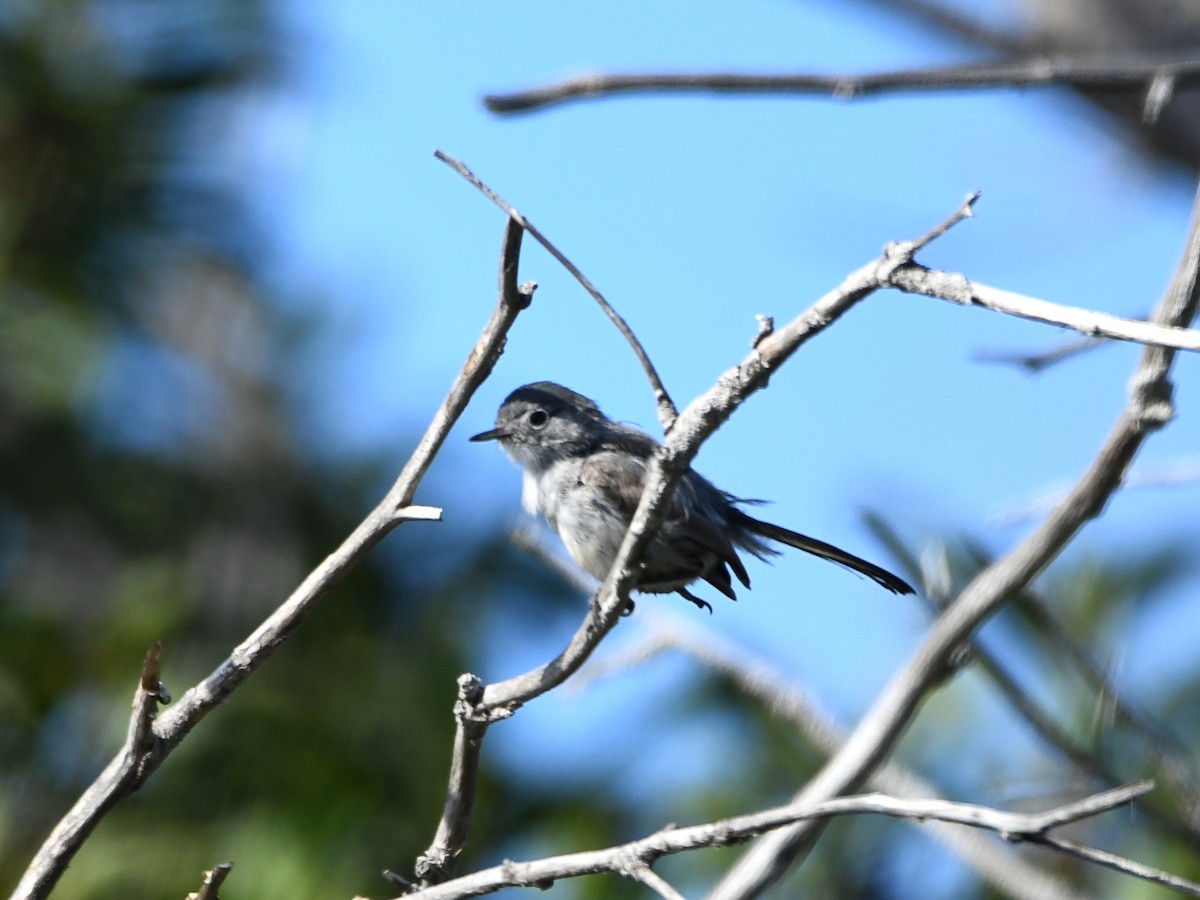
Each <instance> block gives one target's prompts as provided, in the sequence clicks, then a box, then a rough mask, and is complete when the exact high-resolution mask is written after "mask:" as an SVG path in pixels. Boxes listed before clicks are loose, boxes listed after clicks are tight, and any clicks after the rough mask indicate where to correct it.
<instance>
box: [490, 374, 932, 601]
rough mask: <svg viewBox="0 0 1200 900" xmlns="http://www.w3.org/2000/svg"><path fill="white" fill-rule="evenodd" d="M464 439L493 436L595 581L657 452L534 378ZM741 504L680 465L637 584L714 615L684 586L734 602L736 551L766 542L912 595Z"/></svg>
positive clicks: (538, 508) (641, 436)
mask: <svg viewBox="0 0 1200 900" xmlns="http://www.w3.org/2000/svg"><path fill="white" fill-rule="evenodd" d="M471 440H472V441H492V440H495V441H499V442H500V446H501V447H503V448H504V451H505V452H506V453H507V454H508V455H509V457H510V458H511V459H512V460H513V461H514V462H516V463H517V464H518V465H520V466H521V468H522V469H524V470H525V483H524V490H523V491H522V503H523V505H524V506H525V508H526V509H527V510H528V511H529V512H530V513H531V514H533V513H539V512H540V513H541V514H542V515H543V516H545V517H546V521H547V522H549V523H550V526H551V527H552V528H553V529H554V530H555V531H557V532H558V535H559V537H561V538H562V540H563V543H564V544H566V547H567V550H568V551H569V552H570V554H571V556H572V557H574V559H575V562H577V563H578V564H579V565H580V566H581V567H582V568H583V569H584V570H585V571H586V572H588V573H590V574H591V575H593V576H595V577H596V578H603V577H604V576H605V575H607V574H608V570H609V568H610V567H611V566H612V562H613V560H614V559H615V558H616V555H617V551H618V550H619V549H620V547H621V541H622V540H623V539H624V537H625V531H626V529H627V528H628V527H629V523H630V521H631V520H632V519H633V513H634V510H635V509H636V508H637V504H638V501H639V500H640V499H641V496H642V487H643V485H644V484H645V480H646V467H647V465H648V463H649V460H650V458H651V456H652V454H653V453H654V452H655V450H656V449H657V448H658V443H657V442H656V441H655V440H654V438H652V437H650V435H648V434H646V433H645V432H644V431H639V430H638V429H636V428H633V427H631V426H629V425H622V424H621V423H620V422H614V421H612V420H611V419H609V418H608V417H607V416H605V415H604V413H602V412H601V411H600V407H598V406H597V405H596V404H595V403H594V402H593V401H591V400H589V399H588V398H587V397H585V396H583V395H582V394H577V393H575V392H574V391H572V390H569V389H567V388H565V387H563V386H562V385H559V384H555V383H554V382H552V381H539V382H537V383H536V384H527V385H525V386H524V387H520V388H517V389H516V390H515V391H513V392H512V393H511V394H509V395H508V397H507V398H506V399H505V401H504V402H503V403H502V404H501V405H500V410H499V412H497V413H496V427H495V428H493V429H492V430H491V431H485V432H483V433H482V434H477V435H475V436H474V437H473V438H471ZM746 502H748V501H745V500H740V499H739V498H737V497H734V496H733V495H732V494H727V493H725V492H724V491H722V490H721V489H720V488H718V487H716V486H715V485H714V484H713V483H712V482H711V481H709V480H708V479H706V478H704V477H703V476H701V475H698V474H697V473H696V472H695V471H693V470H692V469H688V471H687V473H686V474H684V476H683V478H682V479H681V480H680V482H679V485H678V487H677V488H676V489H675V495H674V496H673V497H672V498H671V502H670V506H669V507H668V509H667V515H666V518H665V519H664V520H663V522H662V525H661V526H660V527H659V531H658V535H657V536H656V537H655V538H654V539H653V540H652V541H651V542H650V545H649V547H647V548H646V552H645V554H644V555H643V558H642V566H641V572H640V573H639V574H638V577H637V582H636V585H635V586H636V588H637V589H638V590H639V591H644V592H646V593H651V594H666V593H670V592H672V591H674V592H676V593H678V594H681V595H683V596H684V597H686V598H687V599H688V600H690V601H691V602H692V603H694V604H696V605H697V606H699V607H701V608H703V609H707V610H708V611H709V612H712V606H711V605H709V604H708V603H707V602H705V601H704V600H701V599H700V598H699V597H697V596H696V595H695V594H693V593H691V592H690V591H689V590H688V589H687V586H688V585H689V584H691V583H692V582H693V581H696V580H697V579H699V578H703V579H704V580H705V581H707V582H708V583H709V584H711V585H712V586H713V587H715V588H716V589H717V590H718V591H720V592H721V593H722V594H724V595H725V596H726V597H728V598H729V599H731V600H736V599H737V595H736V594H734V592H733V583H732V581H731V579H730V577H729V570H730V569H732V570H733V574H734V575H736V576H737V579H738V581H740V582H741V583H742V584H743V585H744V586H745V587H750V577H749V576H748V575H747V574H746V567H745V566H744V565H743V564H742V561H741V559H739V558H738V550H746V551H749V552H750V553H752V554H754V555H755V556H757V557H758V558H759V559H766V558H767V557H768V556H774V555H776V554H777V553H778V552H779V551H778V550H776V549H774V548H773V547H771V546H770V545H769V544H768V543H767V541H768V540H772V541H779V542H780V543H783V544H787V545H788V546H791V547H795V548H797V549H798V550H804V551H805V552H807V553H812V554H814V555H815V556H820V557H822V558H824V559H829V560H832V561H833V562H835V563H838V564H840V565H843V566H845V567H846V568H848V569H853V570H854V571H855V572H861V573H862V574H863V575H866V576H867V577H868V578H870V579H872V580H873V581H875V582H877V583H878V584H881V585H883V586H884V587H885V588H887V589H888V590H889V591H892V592H893V593H897V594H911V593H913V589H912V587H911V586H909V584H908V583H907V582H905V581H904V580H903V579H901V578H898V577H896V576H895V575H893V574H892V573H891V572H888V571H887V570H886V569H881V568H880V567H879V566H876V565H873V564H872V563H869V562H867V561H866V560H863V559H859V558H858V557H857V556H854V555H852V554H850V553H847V552H846V551H845V550H839V549H838V548H837V547H834V546H833V545H831V544H826V543H824V542H823V541H818V540H816V539H814V538H810V537H806V536H805V535H803V534H797V533H796V532H794V531H789V530H788V529H786V528H781V527H780V526H778V525H772V524H770V523H769V522H762V521H759V520H758V519H755V518H754V517H752V516H748V515H747V514H746V513H744V512H743V511H742V510H741V509H739V508H738V504H739V503H746Z"/></svg>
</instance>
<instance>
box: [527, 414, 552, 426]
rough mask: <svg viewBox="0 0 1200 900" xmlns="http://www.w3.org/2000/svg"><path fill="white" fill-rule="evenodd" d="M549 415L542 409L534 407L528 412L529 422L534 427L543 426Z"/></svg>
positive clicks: (548, 419)
mask: <svg viewBox="0 0 1200 900" xmlns="http://www.w3.org/2000/svg"><path fill="white" fill-rule="evenodd" d="M549 421H550V416H549V415H548V414H547V413H546V411H545V410H544V409H535V410H533V411H532V412H530V413H529V424H530V425H532V426H533V427H534V428H545V427H546V423H547V422H549Z"/></svg>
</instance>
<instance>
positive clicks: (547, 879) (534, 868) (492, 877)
mask: <svg viewBox="0 0 1200 900" xmlns="http://www.w3.org/2000/svg"><path fill="white" fill-rule="evenodd" d="M1152 788H1153V784H1152V783H1150V782H1145V781H1143V782H1138V783H1136V784H1129V785H1125V786H1123V787H1121V788H1118V789H1116V790H1113V791H1105V792H1104V793H1102V794H1095V795H1093V796H1090V797H1086V798H1084V799H1082V800H1078V801H1076V802H1074V803H1068V804H1066V805H1064V806H1059V807H1055V808H1053V809H1049V810H1046V811H1045V812H1041V813H1015V812H1008V811H1006V810H998V809H992V808H990V807H986V806H978V805H975V804H971V803H957V802H954V801H950V800H907V799H901V798H897V797H889V796H888V795H887V794H862V795H859V796H855V797H838V798H834V799H831V800H825V801H822V802H820V803H810V804H805V803H792V804H789V805H787V806H780V807H776V808H774V809H767V810H763V811H761V812H756V813H750V814H748V815H743V816H735V817H733V818H729V819H723V820H720V821H717V822H710V823H708V824H705V825H693V826H689V827H686V828H673V827H672V828H665V829H663V830H661V831H657V832H655V833H654V834H651V835H649V836H647V837H644V838H641V839H639V840H636V841H630V842H629V843H627V844H622V845H619V846H616V847H609V848H606V849H604V850H590V851H585V852H582V853H569V854H564V855H562V856H552V857H547V858H545V859H539V860H535V861H532V862H513V861H505V862H504V863H502V864H500V865H498V866H494V867H492V868H490V869H483V870H481V871H479V872H475V873H473V874H471V875H464V876H463V877H461V878H456V879H454V880H453V881H447V882H445V883H444V884H439V885H433V886H430V887H427V888H424V889H422V890H419V891H416V892H415V893H412V894H406V895H404V896H405V897H406V898H409V900H451V898H463V897H478V896H480V895H482V894H490V893H494V892H495V891H498V890H501V889H502V888H506V887H537V888H541V889H545V888H547V887H549V886H550V885H552V884H553V883H554V882H555V881H557V880H558V879H561V878H577V877H579V876H582V875H594V874H597V873H600V872H614V873H617V874H626V873H629V872H632V871H634V870H636V869H637V868H639V867H640V866H647V867H648V866H649V865H651V864H652V863H653V862H654V861H655V860H658V859H661V858H662V857H664V856H669V855H672V854H675V853H681V852H684V851H687V850H695V849H698V848H701V847H722V846H727V845H729V844H736V843H740V842H742V841H745V840H747V839H748V838H751V837H754V836H755V835H759V834H763V833H764V832H767V831H771V830H773V829H778V828H782V827H784V826H787V825H790V824H792V823H795V822H804V821H819V820H825V819H829V818H833V817H835V816H849V815H883V816H891V817H894V818H900V819H912V820H916V821H919V822H924V821H929V820H933V821H938V822H950V823H954V824H956V825H965V826H968V827H971V828H981V829H984V830H987V831H993V832H995V833H996V834H999V835H1001V836H1002V837H1004V838H1005V839H1007V840H1011V841H1022V840H1024V841H1039V842H1040V840H1041V838H1042V837H1043V836H1044V835H1045V834H1046V832H1047V831H1049V830H1050V829H1052V828H1056V827H1058V826H1061V825H1064V824H1067V823H1070V822H1077V821H1080V820H1082V819H1087V818H1091V817H1092V816H1096V815H1099V814H1101V813H1104V812H1107V811H1109V810H1112V809H1116V808H1117V807H1119V806H1123V805H1125V804H1126V803H1129V802H1130V801H1131V800H1134V799H1136V798H1137V797H1140V796H1142V795H1143V794H1145V793H1146V792H1147V791H1149V790H1151V789H1152ZM1048 846H1052V844H1048ZM1168 877H1169V876H1168Z"/></svg>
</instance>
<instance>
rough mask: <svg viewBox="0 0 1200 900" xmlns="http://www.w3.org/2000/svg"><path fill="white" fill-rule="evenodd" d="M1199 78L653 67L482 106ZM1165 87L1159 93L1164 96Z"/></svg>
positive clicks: (1107, 70)
mask: <svg viewBox="0 0 1200 900" xmlns="http://www.w3.org/2000/svg"><path fill="white" fill-rule="evenodd" d="M1197 80H1200V59H1197V58H1196V57H1195V55H1187V56H1178V55H1173V56H1157V57H1154V56H1134V57H1129V58H1126V59H1113V58H1112V57H1111V56H1103V57H1098V58H1091V57H1068V56H1062V57H1031V58H1027V59H1017V60H1010V61H1005V62H999V63H977V64H974V65H965V66H961V65H960V66H936V67H928V68H918V69H897V70H894V71H889V72H875V73H871V74H865V75H862V74H855V75H821V74H815V73H800V74H790V75H788V74H748V73H740V72H677V73H672V72H650V73H635V74H626V75H604V74H596V75H580V76H577V77H574V78H567V79H565V80H563V81H559V82H556V83H554V84H549V85H545V86H543V87H537V88H531V89H529V90H524V91H514V92H511V93H507V94H489V95H487V96H485V97H484V98H483V104H484V106H485V107H487V109H488V110H489V111H491V112H494V113H497V114H500V115H511V114H513V113H521V112H531V111H533V110H537V109H541V108H544V107H547V106H554V105H556V104H560V103H567V102H570V101H577V100H590V99H596V98H598V97H613V96H617V95H621V94H649V93H653V94H774V95H801V94H819V95H827V96H832V97H835V98H837V99H839V100H851V99H855V98H858V97H866V96H878V95H880V94H889V93H896V92H901V91H945V90H955V89H962V88H974V89H979V88H1010V87H1031V86H1037V85H1066V86H1069V87H1074V88H1081V89H1087V90H1090V91H1128V90H1147V91H1148V90H1149V89H1150V88H1151V86H1153V85H1156V84H1160V85H1161V84H1164V83H1169V84H1171V85H1172V86H1173V87H1174V88H1175V89H1178V88H1179V87H1182V86H1185V85H1191V84H1194V83H1195V82H1196V81H1197ZM1161 92H1162V90H1161V88H1160V89H1159V90H1158V93H1161Z"/></svg>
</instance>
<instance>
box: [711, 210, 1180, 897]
mask: <svg viewBox="0 0 1200 900" xmlns="http://www.w3.org/2000/svg"><path fill="white" fill-rule="evenodd" d="M1198 281H1200V192H1198V193H1197V197H1196V203H1195V206H1194V208H1193V213H1192V223H1191V227H1190V232H1189V234H1188V239H1187V246H1186V249H1185V252H1184V255H1183V259H1182V260H1181V262H1180V265H1179V269H1178V271H1177V273H1176V275H1175V278H1174V279H1173V281H1172V284H1171V288H1170V290H1168V292H1167V295H1166V296H1165V297H1164V298H1163V300H1162V302H1161V303H1160V304H1159V306H1158V308H1157V309H1156V310H1155V312H1154V314H1153V315H1152V316H1151V319H1152V321H1153V322H1155V323H1156V324H1161V325H1167V326H1170V327H1186V326H1187V325H1188V324H1189V323H1190V322H1191V320H1192V318H1193V317H1194V315H1195V313H1196V307H1197V304H1198V302H1200V289H1198ZM1173 360H1174V352H1173V351H1172V350H1169V349H1165V348H1161V347H1147V348H1146V350H1145V351H1144V352H1143V354H1142V360H1141V363H1140V365H1139V366H1138V368H1137V370H1136V371H1135V372H1134V375H1133V378H1132V380H1131V383H1130V396H1129V400H1128V403H1127V405H1126V408H1125V410H1124V411H1123V412H1122V414H1121V416H1120V418H1119V419H1118V421H1117V423H1116V425H1115V426H1114V428H1113V431H1112V433H1111V434H1110V435H1109V437H1108V439H1107V440H1106V441H1105V443H1104V445H1103V446H1102V447H1101V448H1100V452H1099V454H1098V455H1097V457H1096V459H1095V460H1094V462H1093V463H1092V465H1091V467H1090V468H1089V469H1088V471H1087V472H1086V473H1085V474H1084V475H1083V477H1082V478H1081V479H1080V480H1079V482H1078V483H1077V484H1076V485H1075V487H1074V488H1073V489H1072V490H1071V492H1070V493H1069V494H1068V495H1067V497H1066V498H1065V499H1064V500H1063V502H1062V503H1060V504H1059V505H1058V507H1056V508H1055V510H1054V511H1053V512H1051V513H1050V515H1049V516H1048V517H1047V518H1046V520H1045V521H1044V522H1043V523H1042V525H1041V527H1039V528H1037V529H1036V530H1035V531H1034V532H1033V533H1032V534H1031V535H1030V536H1029V537H1028V538H1027V539H1026V540H1025V541H1023V542H1022V543H1021V544H1019V545H1018V546H1017V547H1016V548H1014V549H1013V551H1012V552H1011V553H1009V555H1008V556H1006V557H1005V558H1004V559H1002V560H1000V561H998V562H997V563H995V564H994V565H992V566H989V567H988V568H987V569H985V570H984V571H983V572H981V573H980V574H979V575H978V576H977V577H976V578H975V579H974V580H973V581H972V582H971V583H970V584H969V585H967V587H966V588H965V589H964V590H963V591H962V593H961V594H959V596H958V599H957V600H955V601H954V603H953V604H951V606H950V607H949V608H948V609H947V610H946V612H945V613H943V614H942V615H941V616H940V617H939V618H938V620H937V621H936V622H935V624H934V626H933V629H932V630H931V631H930V633H929V635H928V636H927V637H926V639H925V641H924V643H923V644H922V645H921V647H920V648H919V649H918V651H917V654H916V656H915V657H914V658H913V659H912V660H911V661H910V662H909V663H908V664H907V665H906V666H905V667H904V668H903V669H902V670H901V671H900V672H899V673H898V674H897V676H896V677H895V679H893V681H892V682H891V684H889V685H888V686H887V688H885V689H884V691H883V693H882V694H881V695H880V696H879V698H878V699H877V700H876V702H875V704H874V705H873V706H872V707H871V709H870V710H869V711H868V712H867V714H866V715H865V716H864V717H863V719H862V721H861V722H860V723H859V725H858V728H856V729H855V731H854V733H853V735H851V737H850V740H849V741H847V743H846V745H845V747H844V748H843V750H842V751H841V752H840V753H839V754H838V755H837V756H836V757H834V759H832V760H831V761H830V762H829V764H828V765H826V766H825V768H824V769H823V770H822V771H821V772H820V774H818V775H817V777H816V778H814V779H813V780H812V781H811V782H809V784H808V785H807V786H806V787H805V788H804V789H803V790H802V791H801V792H800V793H799V794H798V795H797V797H798V799H801V800H808V801H818V800H823V799H826V798H828V797H834V796H837V795H838V794H840V793H843V792H845V791H848V790H853V789H854V787H855V786H856V785H858V784H860V783H862V781H863V779H865V778H866V777H867V776H868V775H869V774H870V773H871V772H872V771H874V769H875V768H876V767H877V766H878V765H879V764H880V762H881V761H882V760H883V758H884V757H885V756H886V755H887V754H888V752H889V751H890V750H891V748H892V747H893V746H894V744H895V743H896V741H897V740H898V739H899V737H900V735H901V734H902V733H903V732H904V730H905V728H906V727H907V725H908V723H909V722H910V721H911V720H912V717H913V716H914V715H915V714H916V711H917V707H918V705H919V704H920V702H921V700H922V699H923V698H924V697H925V696H926V695H927V694H928V693H929V692H930V691H931V690H933V688H934V687H935V686H936V685H937V684H938V683H939V682H940V679H941V676H942V674H943V673H944V669H945V665H946V661H947V660H948V659H949V658H950V655H951V654H952V653H953V652H954V650H955V648H956V647H958V646H959V645H960V644H961V643H962V641H963V640H964V639H965V638H967V637H969V636H970V635H971V633H972V632H973V631H974V630H975V629H976V628H978V627H979V625H980V624H982V623H983V621H984V620H985V619H987V618H988V617H990V616H991V615H992V614H993V613H995V612H996V610H998V609H999V608H1000V607H1001V606H1002V605H1003V604H1004V603H1005V602H1007V601H1008V600H1009V599H1010V598H1011V597H1012V596H1013V595H1014V594H1016V593H1017V592H1019V591H1020V590H1021V589H1023V588H1024V587H1025V586H1026V585H1028V584H1029V582H1030V581H1032V580H1033V578H1035V577H1036V576H1037V575H1038V574H1040V573H1041V571H1042V570H1043V569H1045V567H1046V566H1047V565H1049V564H1050V562H1051V561H1052V560H1053V559H1054V558H1055V557H1056V556H1057V555H1058V554H1059V553H1060V552H1061V551H1062V549H1063V548H1064V547H1065V546H1066V545H1067V544H1068V543H1069V542H1070V541H1071V540H1072V539H1073V538H1074V537H1075V535H1076V534H1077V533H1078V532H1079V530H1080V529H1081V528H1083V526H1084V525H1085V524H1087V523H1088V522H1089V521H1091V520H1092V519H1094V518H1096V517H1097V516H1099V515H1100V513H1101V512H1102V511H1103V509H1104V506H1105V505H1106V504H1107V502H1108V500H1109V499H1110V498H1111V497H1112V495H1113V493H1114V492H1115V491H1116V490H1117V488H1118V487H1119V486H1120V484H1121V480H1122V478H1123V477H1124V476H1125V473H1126V472H1127V471H1128V469H1129V465H1130V464H1131V462H1132V461H1133V458H1134V456H1135V455H1136V453H1137V451H1138V449H1139V448H1140V447H1141V445H1142V443H1143V442H1144V441H1145V440H1146V438H1147V437H1149V436H1150V435H1151V434H1153V433H1154V432H1155V431H1157V430H1158V429H1159V428H1162V427H1163V426H1164V425H1166V423H1167V422H1168V421H1170V419H1171V416H1172V415H1173V413H1174V409H1173V407H1172V405H1171V392H1172V385H1171V382H1170V380H1169V377H1168V376H1169V374H1170V368H1171V363H1172V362H1173ZM817 833H818V829H817V828H815V827H813V826H812V825H811V824H809V823H805V824H801V825H798V826H795V827H792V828H788V829H784V830H782V831H780V832H777V833H775V834H772V835H770V836H769V837H767V838H765V839H764V840H762V841H760V842H759V843H758V844H757V845H756V846H755V847H753V848H752V849H751V850H750V851H749V852H747V853H746V855H745V856H744V857H743V858H742V860H741V861H739V863H738V864H737V865H736V866H734V868H733V869H731V870H730V871H729V873H727V875H726V877H725V878H724V879H723V880H722V882H721V883H720V884H719V885H718V886H717V888H716V889H715V890H714V892H713V893H712V895H711V897H710V900H733V898H748V897H755V896H758V895H759V894H760V893H761V892H762V891H763V890H765V889H766V887H767V886H769V885H770V884H772V883H774V882H775V881H777V880H778V879H779V878H780V877H782V875H783V874H784V872H786V870H787V869H788V867H789V866H790V865H791V863H792V861H793V860H795V859H796V858H797V857H798V856H799V855H801V854H802V853H803V852H804V851H805V850H806V848H807V847H808V846H809V844H810V843H811V841H812V840H815V838H816V835H817Z"/></svg>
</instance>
